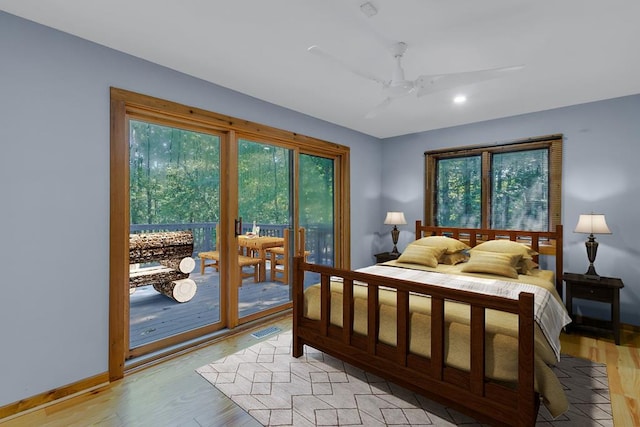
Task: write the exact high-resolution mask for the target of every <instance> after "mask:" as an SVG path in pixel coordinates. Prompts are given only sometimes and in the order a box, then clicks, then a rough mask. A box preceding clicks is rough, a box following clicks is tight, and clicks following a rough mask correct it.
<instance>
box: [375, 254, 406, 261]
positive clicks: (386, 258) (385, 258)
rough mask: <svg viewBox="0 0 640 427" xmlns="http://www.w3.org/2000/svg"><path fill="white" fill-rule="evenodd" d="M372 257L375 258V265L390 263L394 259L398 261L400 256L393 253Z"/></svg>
mask: <svg viewBox="0 0 640 427" xmlns="http://www.w3.org/2000/svg"><path fill="white" fill-rule="evenodd" d="M374 256H375V257H376V263H381V262H387V261H392V260H394V259H398V257H399V256H400V254H399V253H393V252H382V253H379V254H375V255H374Z"/></svg>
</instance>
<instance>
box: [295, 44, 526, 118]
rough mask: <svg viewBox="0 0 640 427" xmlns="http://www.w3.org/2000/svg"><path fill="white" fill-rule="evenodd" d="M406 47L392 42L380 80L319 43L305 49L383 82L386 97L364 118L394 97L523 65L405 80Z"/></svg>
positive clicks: (454, 84) (495, 74)
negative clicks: (386, 75) (390, 63)
mask: <svg viewBox="0 0 640 427" xmlns="http://www.w3.org/2000/svg"><path fill="white" fill-rule="evenodd" d="M407 48H408V46H407V44H406V43H404V42H398V43H394V44H393V45H392V46H391V53H392V55H393V57H394V58H395V61H396V63H395V67H394V69H393V72H392V74H391V79H389V80H385V79H381V78H380V77H378V76H376V75H374V74H372V73H370V72H368V71H366V70H362V69H359V68H358V67H356V66H354V65H353V64H349V63H347V62H346V61H343V60H341V59H339V58H337V57H335V56H333V55H331V54H329V53H328V52H325V51H324V50H322V49H321V48H320V47H318V46H315V45H314V46H311V47H309V48H308V49H307V50H308V51H309V52H310V53H312V54H314V55H318V56H319V57H322V58H324V59H326V60H328V61H330V62H333V63H335V64H338V65H340V66H342V67H343V68H345V69H347V70H349V71H351V72H352V73H354V74H356V75H358V76H361V77H364V78H366V79H369V80H373V81H375V82H377V83H379V84H381V85H382V88H383V90H384V93H385V94H386V97H385V99H384V100H383V101H382V102H381V103H380V104H378V105H377V106H376V107H374V108H373V110H371V111H369V112H368V113H367V115H366V116H365V117H366V118H373V117H375V116H377V115H378V114H379V113H380V112H381V111H382V110H384V109H385V108H386V107H387V106H389V104H391V102H392V101H393V100H394V99H396V98H401V97H403V96H407V95H410V94H414V93H415V94H416V96H418V97H422V96H425V95H429V94H432V93H436V92H441V91H444V90H449V89H454V88H457V87H460V86H465V85H469V84H472V83H477V82H481V81H485V80H491V79H495V78H499V77H502V76H503V75H505V74H508V73H510V72H513V71H518V70H521V69H522V68H524V66H522V65H516V66H509V67H499V68H489V69H485V70H475V71H462V72H458V73H446V74H430V75H429V74H427V75H422V76H419V77H418V78H417V79H415V80H407V79H406V78H405V76H404V69H403V68H402V57H403V55H404V54H405V52H406V51H407Z"/></svg>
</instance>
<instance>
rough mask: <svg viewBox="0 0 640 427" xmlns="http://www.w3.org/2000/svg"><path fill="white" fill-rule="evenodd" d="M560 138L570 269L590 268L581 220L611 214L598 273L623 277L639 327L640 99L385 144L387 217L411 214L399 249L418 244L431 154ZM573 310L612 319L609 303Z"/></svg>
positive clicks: (631, 317) (626, 307)
mask: <svg viewBox="0 0 640 427" xmlns="http://www.w3.org/2000/svg"><path fill="white" fill-rule="evenodd" d="M560 133H561V134H563V135H564V142H563V149H564V151H563V164H562V173H563V180H562V183H563V188H562V223H563V224H564V227H565V229H564V239H565V240H564V251H565V252H564V270H565V271H568V272H576V273H584V272H585V271H586V270H587V267H588V264H589V262H588V260H587V253H586V249H585V246H584V242H585V241H586V240H587V236H586V235H585V234H577V233H573V229H574V228H575V226H576V224H577V222H578V216H579V215H580V214H581V213H590V212H596V213H603V214H605V215H606V219H607V224H608V225H609V228H610V229H611V231H612V233H613V234H611V235H601V236H596V239H597V241H598V242H599V243H600V246H599V248H598V257H597V259H596V262H595V266H596V270H597V271H598V273H599V274H600V275H602V276H614V277H621V278H622V280H623V282H624V284H625V287H624V289H622V291H621V293H620V299H621V320H622V321H623V322H625V323H630V324H633V325H640V311H638V309H637V307H638V306H640V280H639V279H638V277H640V262H639V261H640V249H638V242H639V241H640V180H639V179H638V168H639V167H640V164H639V163H638V159H639V158H640V143H639V139H640V95H633V96H626V97H623V98H616V99H610V100H606V101H600V102H593V103H588V104H581V105H575V106H571V107H566V108H559V109H554V110H547V111H542V112H539V113H532V114H525V115H520V116H514V117H508V118H505V119H499V120H491V121H486V122H481V123H474V124H470V125H465V126H457V127H453V128H447V129H439V130H434V131H430V132H423V133H418V134H412V135H404V136H401V137H396V138H388V139H386V140H384V142H383V144H384V145H383V150H382V158H383V159H387V160H386V162H385V164H384V167H383V170H384V179H383V180H382V194H383V204H382V206H383V208H384V209H383V210H404V212H405V216H406V218H407V222H408V223H409V224H408V225H407V226H405V227H403V230H402V232H401V236H400V245H399V249H402V248H404V247H405V246H406V245H407V244H408V243H409V241H410V240H411V239H413V238H414V235H413V225H412V224H413V223H414V221H415V220H416V219H421V218H422V216H423V209H424V208H423V206H424V188H423V180H424V178H423V176H424V175H423V174H424V155H423V154H424V152H425V151H428V150H434V149H438V148H447V147H459V146H465V145H475V144H492V143H495V142H505V141H511V140H514V139H518V138H528V137H534V136H541V135H549V134H560ZM390 159H394V161H393V162H392V161H390ZM382 237H383V239H385V240H384V242H385V243H386V239H390V238H389V236H388V230H387V231H386V232H384V233H383V235H382ZM574 305H575V306H576V307H578V308H577V310H578V312H582V313H584V314H587V315H593V316H602V317H604V318H608V316H609V312H608V306H607V305H605V304H599V303H592V302H591V303H590V302H588V301H584V302H580V301H579V300H575V301H574Z"/></svg>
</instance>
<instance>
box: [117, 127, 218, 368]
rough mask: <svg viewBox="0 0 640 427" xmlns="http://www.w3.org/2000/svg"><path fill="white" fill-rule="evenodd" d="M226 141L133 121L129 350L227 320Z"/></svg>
mask: <svg viewBox="0 0 640 427" xmlns="http://www.w3.org/2000/svg"><path fill="white" fill-rule="evenodd" d="M220 144H221V136H220V135H216V134H210V133H202V132H194V131H190V130H186V129H180V128H177V127H172V126H163V125H158V124H154V123H150V122H146V121H141V120H130V121H129V188H130V190H129V197H130V203H129V206H130V233H131V235H130V248H129V257H130V280H129V293H130V298H129V304H128V308H129V357H135V356H137V355H140V354H145V353H147V352H148V351H150V350H154V349H156V348H158V347H163V346H165V345H166V344H168V343H173V342H175V341H176V340H181V339H182V338H176V337H178V336H180V335H182V334H185V333H188V332H190V331H194V330H201V331H202V330H203V329H204V330H209V331H212V330H216V329H220V328H221V327H222V326H223V323H222V319H223V316H222V313H223V312H224V307H223V304H222V301H223V299H222V298H221V285H222V286H223V285H224V284H223V283H221V281H220V275H219V271H218V270H219V268H217V267H216V263H217V261H216V258H218V257H219V255H218V252H217V251H218V247H217V240H218V234H219V233H218V230H217V228H218V227H217V224H218V222H219V218H220V164H221V161H220ZM185 239H186V240H185ZM199 254H200V255H202V258H201V257H199V256H198V255H199Z"/></svg>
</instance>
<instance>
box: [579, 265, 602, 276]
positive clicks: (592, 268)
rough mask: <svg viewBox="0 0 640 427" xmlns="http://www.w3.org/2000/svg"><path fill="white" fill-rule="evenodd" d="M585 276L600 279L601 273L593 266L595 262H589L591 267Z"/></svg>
mask: <svg viewBox="0 0 640 427" xmlns="http://www.w3.org/2000/svg"><path fill="white" fill-rule="evenodd" d="M583 276H584V278H585V279H591V280H600V275H599V274H598V273H596V268H595V267H594V266H593V263H591V264H589V269H588V270H587V272H586V273H584V274H583Z"/></svg>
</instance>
